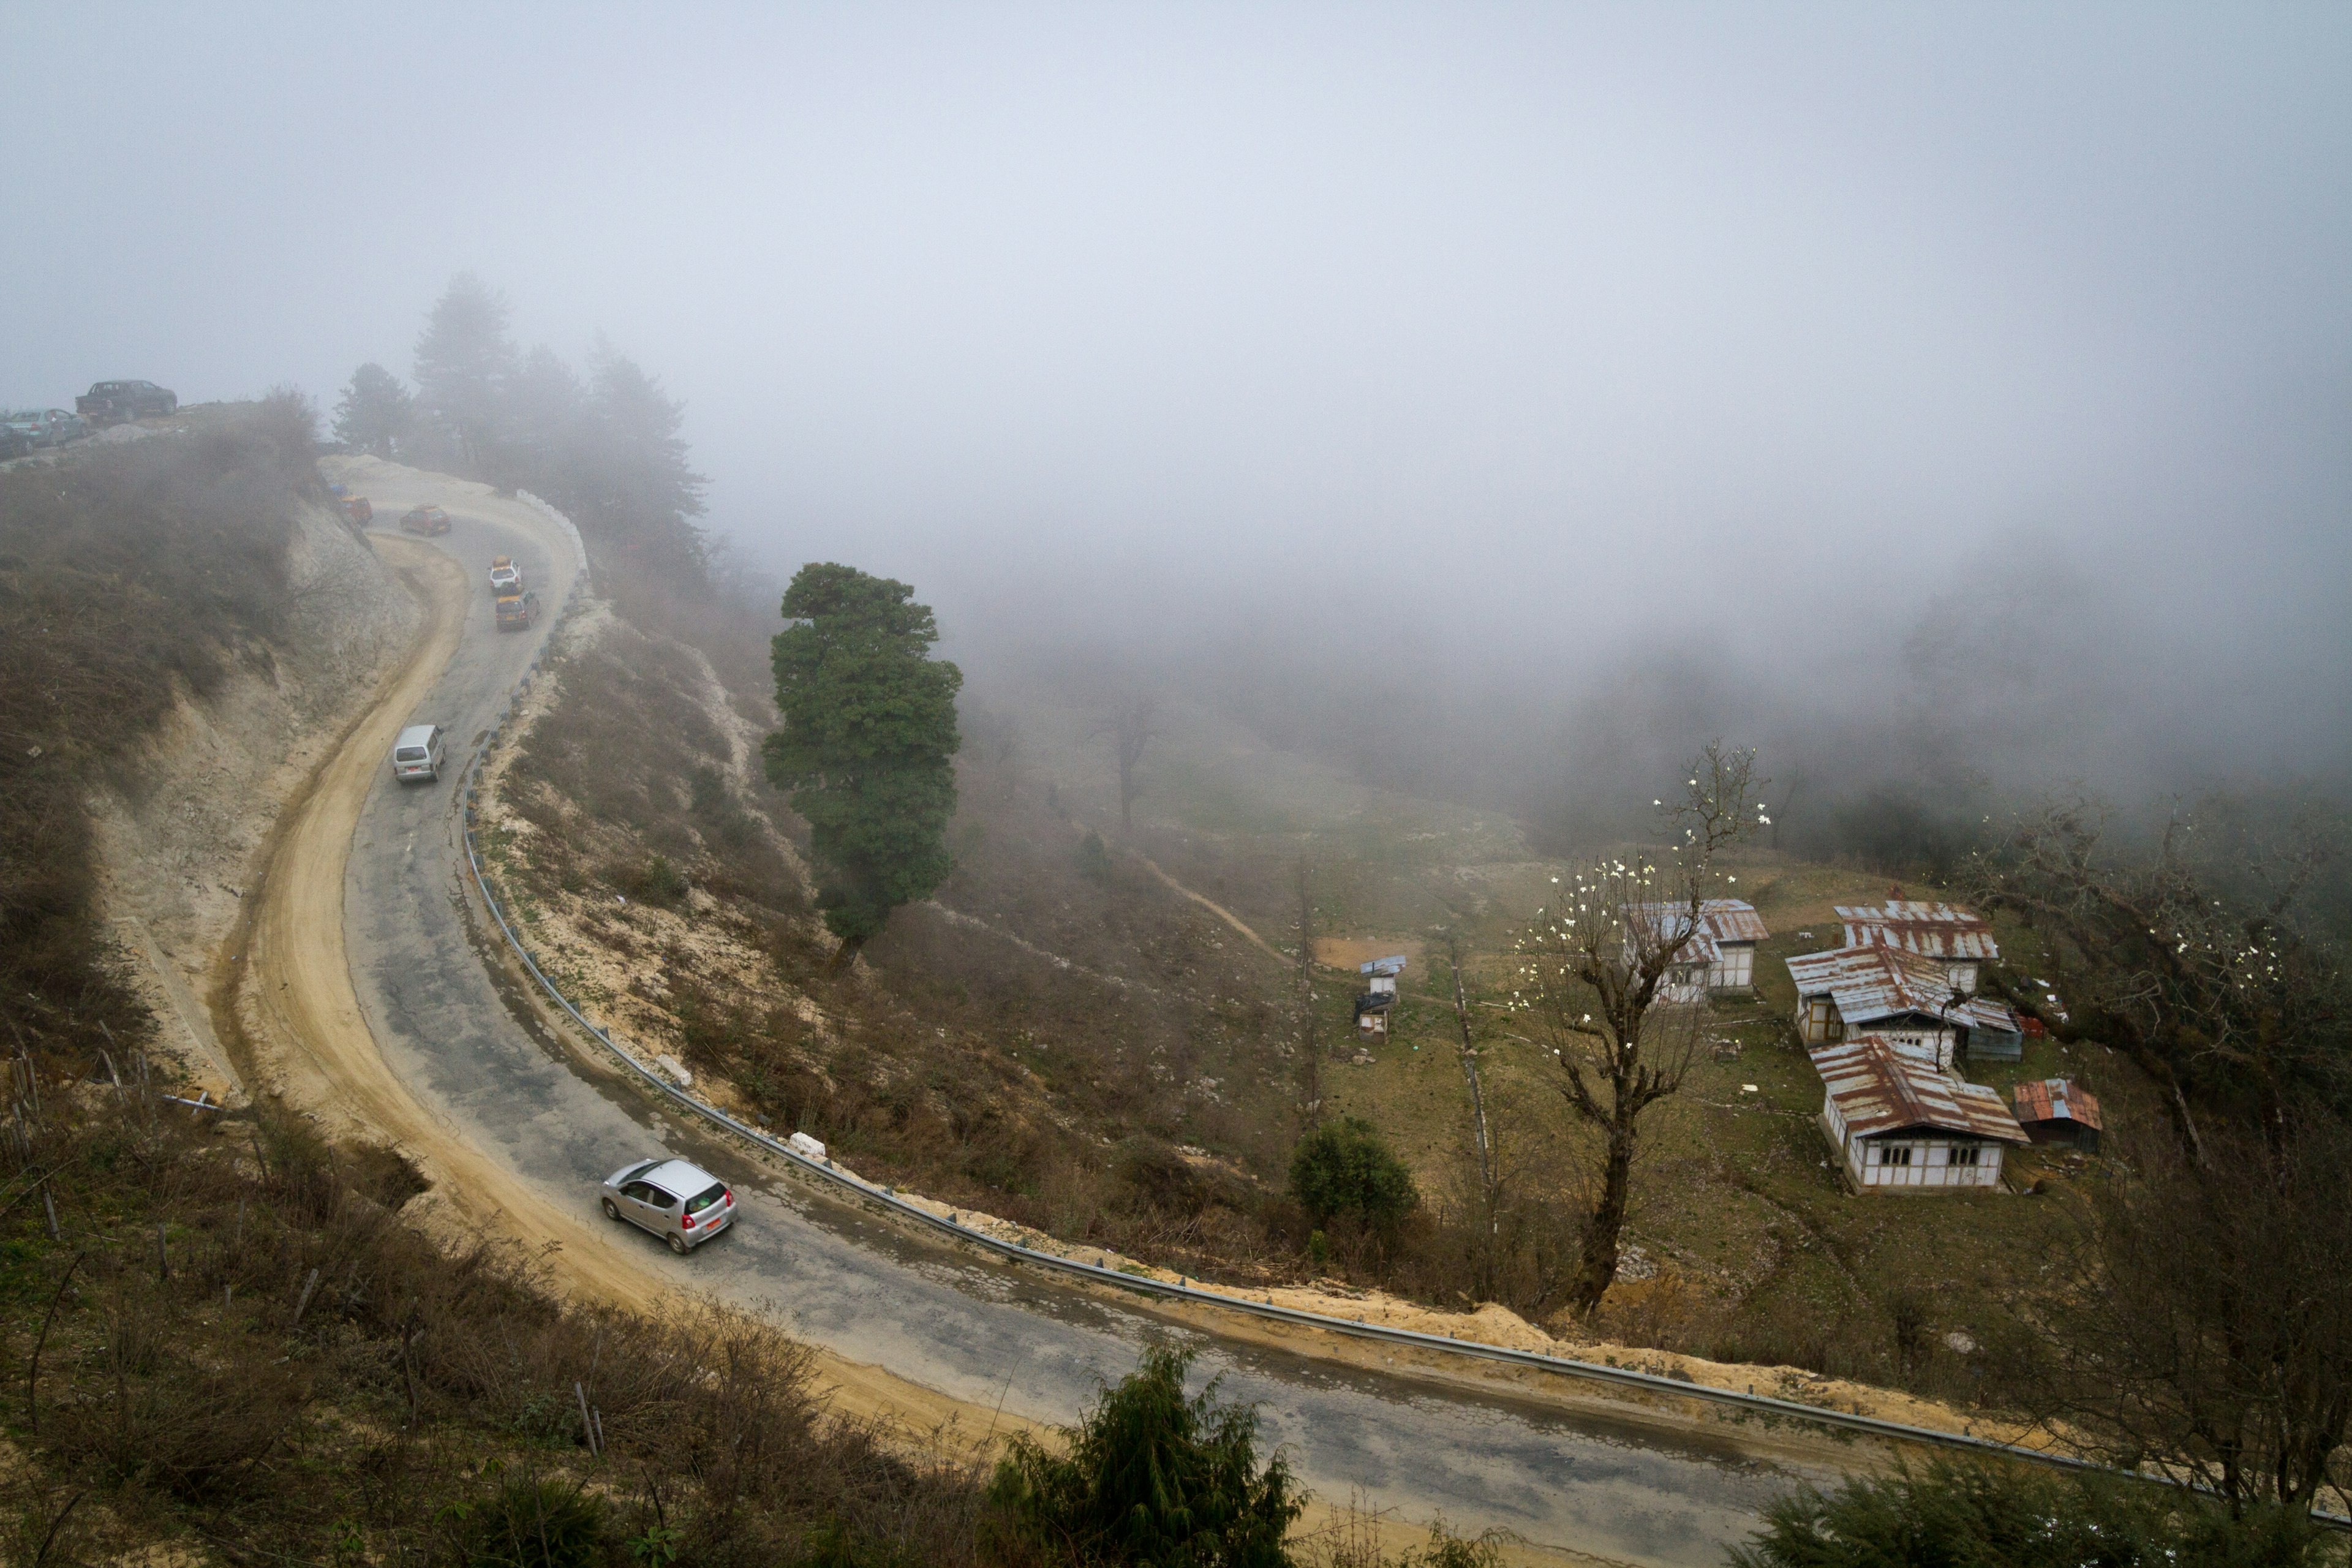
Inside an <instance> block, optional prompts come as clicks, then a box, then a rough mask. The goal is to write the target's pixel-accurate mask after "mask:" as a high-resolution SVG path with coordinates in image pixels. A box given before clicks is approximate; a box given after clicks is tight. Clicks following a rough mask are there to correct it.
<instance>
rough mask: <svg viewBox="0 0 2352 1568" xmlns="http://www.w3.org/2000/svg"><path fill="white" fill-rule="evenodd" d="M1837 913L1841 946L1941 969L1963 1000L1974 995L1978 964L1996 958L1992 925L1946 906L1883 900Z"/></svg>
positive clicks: (1844, 907)
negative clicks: (1891, 953)
mask: <svg viewBox="0 0 2352 1568" xmlns="http://www.w3.org/2000/svg"><path fill="white" fill-rule="evenodd" d="M1837 913H1838V919H1840V920H1842V921H1844V922H1845V945H1846V946H1848V947H1895V948H1900V949H1902V950H1903V951H1904V952H1908V953H1916V955H1917V956H1919V957H1921V958H1927V959H1932V960H1934V961H1935V962H1936V963H1940V964H1942V965H1943V966H1944V975H1945V978H1946V979H1947V980H1948V981H1949V982H1950V984H1951V987H1952V989H1953V990H1955V991H1957V992H1958V993H1960V994H1962V995H1964V996H1973V995H1975V994H1976V992H1977V969H1978V966H1979V965H1980V964H1986V963H1998V962H1999V961H2000V944H1999V943H1998V942H1994V941H1993V939H1992V927H1990V925H1987V924H1986V923H1985V922H1984V921H1983V919H1982V918H1981V917H1979V916H1978V915H1976V914H1974V913H1972V912H1971V911H1969V910H1963V909H1959V908H1957V907H1956V906H1954V905H1951V904H1930V903H1923V902H1921V901H1920V900H1916V899H1889V900H1887V901H1886V902H1885V903H1884V904H1863V905H1858V906H1852V907H1849V906H1847V905H1844V904H1840V905H1839V906H1838V911H1837Z"/></svg>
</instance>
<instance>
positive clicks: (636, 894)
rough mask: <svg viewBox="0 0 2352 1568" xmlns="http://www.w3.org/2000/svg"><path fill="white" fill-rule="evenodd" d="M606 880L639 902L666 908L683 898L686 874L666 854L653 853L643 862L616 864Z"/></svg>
mask: <svg viewBox="0 0 2352 1568" xmlns="http://www.w3.org/2000/svg"><path fill="white" fill-rule="evenodd" d="M605 879H606V880H608V881H610V882H611V883H612V884H613V886H614V887H615V888H618V889H620V890H621V891H623V892H624V893H626V894H627V895H628V896H629V897H631V898H633V899H635V900H636V901H637V902H639V903H641V904H657V905H659V906H661V907H662V908H664V909H668V908H672V907H675V906H676V905H677V904H679V903H682V902H684V901H685V899H686V892H687V882H686V873H685V872H683V871H681V870H679V869H678V868H677V865H676V863H674V862H673V861H672V860H671V859H670V858H669V857H668V856H667V855H656V856H654V857H652V858H649V859H647V860H646V862H645V863H644V864H642V865H621V866H615V867H614V868H612V869H611V870H610V871H608V872H607V873H606V874H605Z"/></svg>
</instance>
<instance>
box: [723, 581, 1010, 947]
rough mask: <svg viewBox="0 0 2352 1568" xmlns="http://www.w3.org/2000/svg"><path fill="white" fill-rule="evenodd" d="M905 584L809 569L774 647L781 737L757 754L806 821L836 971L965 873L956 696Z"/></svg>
mask: <svg viewBox="0 0 2352 1568" xmlns="http://www.w3.org/2000/svg"><path fill="white" fill-rule="evenodd" d="M914 594H915V591H914V589H913V588H911V587H909V586H908V584H904V583H894V582H892V581H891V580H889V579H888V578H887V577H874V576H869V575H867V574H866V573H863V572H860V571H858V570H857V569H856V567H854V566H841V565H835V564H834V563H830V562H827V563H814V562H812V563H810V564H808V565H806V566H803V567H802V568H801V569H800V572H799V574H797V575H795V576H794V577H793V582H792V586H791V587H789V588H788V589H786V590H785V591H784V603H783V612H784V618H785V619H786V620H787V621H790V622H792V623H793V624H792V625H790V626H786V627H785V628H784V629H783V630H782V631H781V632H779V633H777V634H776V639H775V643H774V655H775V670H776V706H777V707H778V708H779V709H781V710H782V712H783V715H784V727H783V728H782V729H781V730H779V731H776V732H775V733H773V734H772V735H770V736H769V737H768V738H767V740H766V742H764V743H763V745H762V747H761V751H762V752H763V754H764V755H765V757H766V761H767V769H768V777H769V778H770V779H771V780H772V781H773V782H774V784H775V785H776V787H777V788H779V789H783V790H789V791H791V792H792V801H793V810H794V811H797V812H799V813H800V814H801V816H803V818H805V819H806V820H807V822H808V825H809V836H810V849H811V852H812V854H813V856H814V859H815V861H816V867H817V906H818V907H819V908H820V909H822V910H824V923H825V926H826V929H828V930H830V931H832V932H833V934H834V935H835V936H836V937H838V938H840V939H841V946H840V947H839V948H838V949H837V950H836V951H835V953H834V956H833V962H832V963H831V964H829V965H828V968H829V969H839V968H840V967H841V966H842V965H843V964H845V963H848V962H849V961H850V960H851V959H852V958H854V957H855V956H856V952H857V950H858V949H859V948H860V947H863V946H864V945H865V944H866V942H867V941H868V940H869V939H871V938H872V937H873V936H875V935H876V934H877V932H879V931H881V930H882V927H883V924H884V922H886V921H888V920H889V918H890V911H891V910H895V909H897V908H898V906H899V905H901V904H904V903H909V902H911V901H913V900H917V899H920V898H925V897H928V896H929V893H930V891H931V889H934V888H936V887H938V886H939V885H940V883H941V882H943V881H945V880H946V879H947V876H948V873H949V872H950V871H951V870H953V869H954V868H955V861H954V860H953V858H950V856H949V854H948V849H947V828H948V819H949V818H950V817H951V816H954V815H955V803H956V788H955V762H954V758H955V752H956V746H957V743H958V742H957V737H956V710H955V702H956V691H957V689H959V688H960V687H961V686H962V684H963V672H962V671H961V670H960V669H958V668H956V667H955V666H954V665H952V664H950V663H948V662H946V661H945V660H943V659H935V658H932V657H931V652H930V647H931V644H932V643H934V642H936V641H938V640H939V635H940V633H939V627H938V626H937V624H936V623H935V622H934V621H933V620H932V618H931V612H930V609H929V606H928V605H919V604H917V603H915V601H914Z"/></svg>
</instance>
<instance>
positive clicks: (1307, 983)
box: [1298, 860, 1323, 1131]
mask: <svg viewBox="0 0 2352 1568" xmlns="http://www.w3.org/2000/svg"><path fill="white" fill-rule="evenodd" d="M1298 1048H1299V1053H1300V1059H1301V1062H1302V1064H1303V1070H1304V1072H1305V1074H1306V1086H1305V1087H1306V1090H1307V1130H1308V1131H1313V1130H1314V1129H1316V1128H1317V1127H1319V1126H1321V1125H1322V1124H1323V1049H1322V1047H1321V1045H1320V1044H1319V1043H1318V1041H1317V1039H1316V1037H1315V887H1314V881H1313V878H1312V874H1311V873H1310V872H1309V870H1308V868H1307V862H1306V861H1304V860H1301V861H1299V862H1298Z"/></svg>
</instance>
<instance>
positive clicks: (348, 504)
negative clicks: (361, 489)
mask: <svg viewBox="0 0 2352 1568" xmlns="http://www.w3.org/2000/svg"><path fill="white" fill-rule="evenodd" d="M335 510H337V511H340V512H341V513H342V514H343V521H345V522H348V523H350V524H351V525H352V527H353V528H358V527H361V526H362V525H364V524H366V523H368V522H372V521H374V519H375V508H374V507H373V506H371V505H369V504H368V499H367V497H365V496H345V497H343V498H342V499H341V500H338V501H337V502H336V503H335Z"/></svg>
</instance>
